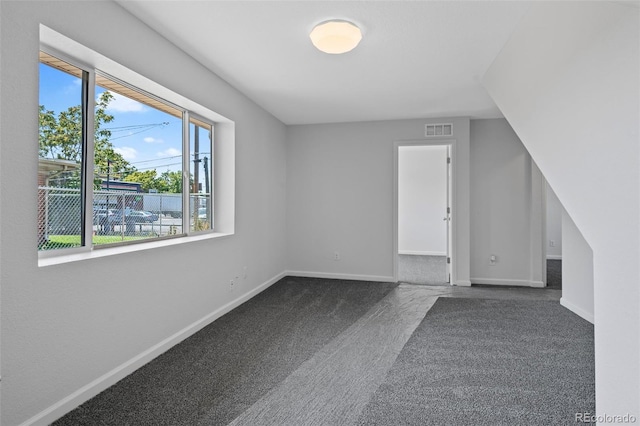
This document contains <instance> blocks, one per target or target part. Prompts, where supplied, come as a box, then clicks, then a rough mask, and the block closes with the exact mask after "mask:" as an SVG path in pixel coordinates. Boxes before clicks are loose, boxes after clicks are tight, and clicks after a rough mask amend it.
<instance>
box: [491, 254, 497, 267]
mask: <svg viewBox="0 0 640 426" xmlns="http://www.w3.org/2000/svg"><path fill="white" fill-rule="evenodd" d="M497 262H498V256H496V255H495V254H492V255H491V256H489V265H495V264H496V263H497Z"/></svg>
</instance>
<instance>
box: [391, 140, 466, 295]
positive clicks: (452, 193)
mask: <svg viewBox="0 0 640 426" xmlns="http://www.w3.org/2000/svg"><path fill="white" fill-rule="evenodd" d="M405 146H447V147H448V148H449V149H448V151H449V158H451V164H450V165H449V167H450V169H449V173H450V176H449V178H448V179H449V191H448V194H447V195H448V197H449V205H450V207H451V213H450V214H449V217H450V220H449V223H448V226H449V230H448V235H447V237H448V238H449V244H448V247H447V250H448V252H449V254H448V256H449V257H450V258H451V263H450V264H449V265H447V266H448V268H447V269H448V271H449V274H450V279H449V285H455V284H456V282H457V273H456V268H455V265H456V241H457V232H456V216H457V215H456V212H457V209H456V207H457V206H456V199H457V197H456V187H457V178H456V155H455V153H456V140H455V139H414V140H399V141H395V142H394V144H393V215H392V217H393V224H392V233H393V253H392V255H393V280H394V282H398V235H399V232H398V192H399V191H398V185H399V183H400V182H399V175H398V173H399V169H400V167H399V157H400V156H399V152H400V147H405Z"/></svg>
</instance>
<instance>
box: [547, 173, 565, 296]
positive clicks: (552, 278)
mask: <svg viewBox="0 0 640 426" xmlns="http://www.w3.org/2000/svg"><path fill="white" fill-rule="evenodd" d="M545 192H546V203H545V204H546V221H545V222H546V226H545V228H546V238H545V240H546V244H545V247H546V249H545V253H546V280H545V282H546V284H547V288H553V289H557V290H562V211H563V210H564V208H563V207H562V203H561V202H560V200H559V199H558V196H557V195H556V194H555V192H553V189H552V188H551V186H550V185H549V183H546V184H545Z"/></svg>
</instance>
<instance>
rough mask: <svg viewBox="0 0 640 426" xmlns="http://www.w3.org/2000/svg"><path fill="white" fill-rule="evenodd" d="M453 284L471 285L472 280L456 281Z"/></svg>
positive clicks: (460, 285) (459, 285)
mask: <svg viewBox="0 0 640 426" xmlns="http://www.w3.org/2000/svg"><path fill="white" fill-rule="evenodd" d="M452 285H455V286H458V287H471V281H467V280H459V281H454V282H453V284H452Z"/></svg>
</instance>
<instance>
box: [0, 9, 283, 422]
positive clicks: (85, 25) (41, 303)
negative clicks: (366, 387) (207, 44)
mask: <svg viewBox="0 0 640 426" xmlns="http://www.w3.org/2000/svg"><path fill="white" fill-rule="evenodd" d="M1 7H2V14H1V16H0V24H1V25H0V31H1V33H0V36H1V37H0V43H1V44H0V50H1V52H2V55H1V56H0V61H1V63H0V67H1V68H0V70H1V74H0V91H1V93H2V97H1V98H0V161H1V162H0V182H2V186H1V187H0V217H2V222H0V234H1V235H2V240H1V241H0V253H1V256H0V270H1V271H2V275H1V276H0V280H1V291H2V294H1V317H0V322H1V326H2V329H1V333H2V348H1V349H2V356H1V365H0V369H1V373H2V395H1V401H0V402H1V405H2V414H1V415H2V418H1V419H0V422H1V423H2V424H3V425H18V424H21V423H22V422H25V421H27V420H28V419H30V418H33V417H34V416H40V415H42V416H41V417H36V419H39V420H38V422H39V423H40V424H44V423H47V422H48V421H51V420H53V418H55V417H57V416H58V415H61V414H63V413H64V412H65V411H66V410H68V409H71V408H73V406H74V405H75V404H77V403H80V402H82V401H83V400H84V399H86V398H88V397H90V396H92V395H93V394H94V393H95V392H97V391H99V390H101V389H102V388H104V387H105V386H107V385H109V384H111V383H112V382H113V381H115V380H117V379H118V378H120V377H122V376H124V375H125V374H126V373H127V372H128V371H131V370H132V369H133V368H134V367H136V366H137V365H140V364H141V363H143V362H144V361H146V360H148V358H149V357H150V356H153V355H154V354H157V353H159V352H160V351H162V350H165V349H166V348H167V347H168V346H169V345H170V344H171V343H175V341H177V340H179V339H180V338H183V337H186V334H188V333H189V332H192V331H195V330H196V329H197V328H198V327H200V326H203V325H204V323H198V321H201V320H203V319H204V321H205V322H206V321H208V320H211V319H212V318H213V317H215V315H216V312H218V313H219V312H220V311H219V310H220V309H221V308H225V307H228V306H229V305H228V304H229V303H231V302H233V301H234V300H236V299H238V298H239V297H241V296H242V295H245V294H247V293H249V292H251V291H253V290H255V289H257V288H259V286H260V285H261V284H263V283H270V282H271V279H272V278H274V277H278V276H279V274H281V273H282V272H283V271H284V270H285V255H286V249H285V244H286V241H285V216H286V212H285V204H286V201H285V200H286V196H285V178H286V163H285V159H286V152H285V149H286V144H285V138H286V130H285V126H284V125H283V124H282V123H280V122H279V121H277V120H276V119H274V118H273V117H272V116H271V115H269V114H267V113H266V112H265V111H264V110H262V109H261V108H259V107H258V106H256V105H255V104H254V103H253V102H251V101H249V100H248V99H247V98H246V97H244V96H243V95H241V94H239V93H238V92H237V91H236V90H235V89H233V88H231V87H230V86H228V85H227V84H226V83H225V82H223V81H222V80H220V79H219V78H217V77H216V76H214V75H212V74H211V73H210V72H208V71H207V70H205V69H204V68H203V67H202V66H201V65H199V64H198V63H197V62H195V61H194V60H193V59H191V58H190V57H189V56H187V55H186V54H184V53H183V52H181V51H180V50H178V49H177V48H176V47H175V46H173V45H172V44H170V43H168V42H167V41H166V40H165V39H164V38H163V37H162V36H161V35H159V34H157V33H155V32H153V31H152V30H150V29H149V28H148V27H147V26H146V25H143V24H141V23H140V22H139V21H137V20H136V19H135V18H133V17H132V16H130V15H129V14H127V13H126V12H125V11H124V10H123V9H122V8H121V7H119V6H118V5H117V4H115V3H113V2H2V6H1ZM40 23H43V24H44V25H46V26H48V27H50V28H52V29H54V30H56V31H58V32H60V33H62V34H64V35H66V36H68V37H70V38H72V39H74V40H76V41H77V42H79V43H81V44H84V45H85V46H87V47H89V48H90V49H93V50H94V51H96V52H98V53H101V54H103V55H105V56H107V57H109V58H111V59H113V60H115V61H117V62H119V63H120V64H122V65H124V66H126V67H129V68H130V69H132V70H134V71H136V72H138V73H140V74H142V75H144V76H146V77H148V78H150V79H152V80H154V81H156V82H157V83H159V84H161V85H164V86H166V87H167V88H168V89H171V90H173V91H175V92H178V93H180V94H182V95H184V96H186V97H188V98H190V99H192V100H193V101H195V102H198V103H200V104H202V105H203V106H205V107H208V108H210V109H212V110H214V111H217V112H219V113H220V114H222V115H224V116H226V117H228V118H229V119H231V120H233V121H235V124H236V138H235V141H236V220H235V231H236V234H235V235H234V236H231V237H227V238H223V239H216V240H206V241H200V242H195V243H189V244H180V245H172V246H168V247H164V248H158V249H153V250H144V251H137V252H135V253H129V254H126V255H114V256H106V257H101V258H97V259H92V260H86V261H78V262H73V263H66V264H61V265H56V266H48V267H40V268H39V267H38V255H37V232H36V231H37V230H36V223H37V205H36V199H37V197H36V187H37V183H36V175H37V158H38V144H37V140H38V125H37V111H38V49H39V24H40ZM18 200H19V201H18ZM244 266H247V267H248V276H247V278H246V280H243V279H241V280H240V282H239V283H238V284H236V286H235V288H234V289H233V291H232V290H230V288H229V284H228V283H229V280H230V279H231V278H233V277H234V276H236V275H241V272H242V268H243V267H244ZM187 271H188V273H187ZM189 327H191V328H189ZM181 331H182V332H183V333H182V334H180V333H181ZM176 333H177V334H176ZM172 339H173V340H172ZM156 345H157V346H156ZM137 357H138V358H137ZM118 369H120V370H118ZM111 373H113V374H111ZM94 380H97V382H93V381H94ZM92 382H93V383H92ZM83 387H86V388H84V389H83ZM65 398H69V399H68V400H63V399H65ZM45 410H49V411H45Z"/></svg>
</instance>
